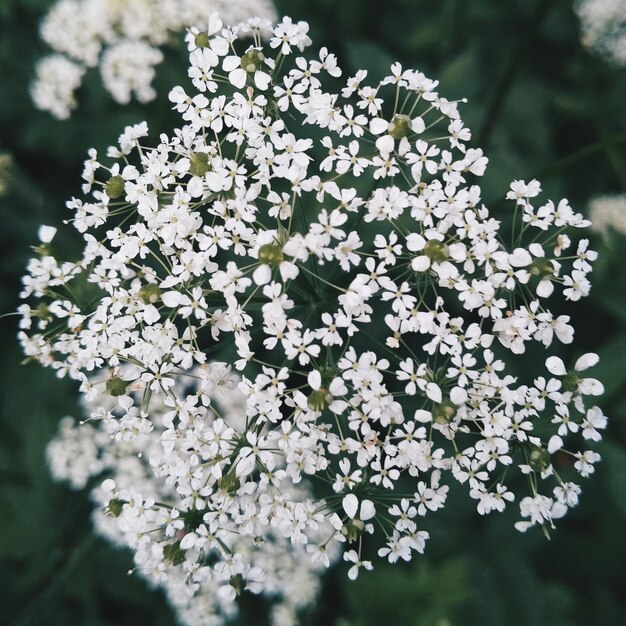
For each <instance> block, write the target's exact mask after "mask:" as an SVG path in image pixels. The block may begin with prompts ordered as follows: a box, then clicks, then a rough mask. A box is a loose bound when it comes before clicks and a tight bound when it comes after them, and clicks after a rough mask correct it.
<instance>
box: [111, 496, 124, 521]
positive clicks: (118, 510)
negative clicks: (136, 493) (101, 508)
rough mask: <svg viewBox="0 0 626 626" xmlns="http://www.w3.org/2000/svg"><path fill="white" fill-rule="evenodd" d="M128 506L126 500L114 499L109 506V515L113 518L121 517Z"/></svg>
mask: <svg viewBox="0 0 626 626" xmlns="http://www.w3.org/2000/svg"><path fill="white" fill-rule="evenodd" d="M125 504H126V500H120V499H119V498H112V499H111V500H109V504H108V505H107V513H109V515H112V516H113V517H119V516H120V515H121V514H122V509H123V507H124V505H125Z"/></svg>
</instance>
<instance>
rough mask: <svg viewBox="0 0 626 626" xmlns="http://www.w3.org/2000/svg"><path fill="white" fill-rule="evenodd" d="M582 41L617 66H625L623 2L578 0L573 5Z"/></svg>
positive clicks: (625, 37)
mask: <svg viewBox="0 0 626 626" xmlns="http://www.w3.org/2000/svg"><path fill="white" fill-rule="evenodd" d="M576 12H577V13H578V17H579V18H580V22H581V26H582V33H583V43H584V44H585V45H586V46H588V47H589V48H592V49H594V50H596V51H597V52H598V53H600V54H601V55H602V56H604V57H606V58H607V59H608V60H610V61H611V62H612V63H614V64H615V65H618V66H623V65H626V2H624V0H581V1H580V2H578V4H577V6H576Z"/></svg>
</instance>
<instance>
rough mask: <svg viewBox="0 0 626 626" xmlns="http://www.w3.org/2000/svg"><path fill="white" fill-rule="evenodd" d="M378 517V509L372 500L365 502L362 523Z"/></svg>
mask: <svg viewBox="0 0 626 626" xmlns="http://www.w3.org/2000/svg"><path fill="white" fill-rule="evenodd" d="M375 515H376V507H375V506H374V503H373V502H372V501H371V500H363V502H361V511H360V513H359V517H360V518H361V520H362V521H364V522H366V521H367V520H368V519H372V517H374V516H375Z"/></svg>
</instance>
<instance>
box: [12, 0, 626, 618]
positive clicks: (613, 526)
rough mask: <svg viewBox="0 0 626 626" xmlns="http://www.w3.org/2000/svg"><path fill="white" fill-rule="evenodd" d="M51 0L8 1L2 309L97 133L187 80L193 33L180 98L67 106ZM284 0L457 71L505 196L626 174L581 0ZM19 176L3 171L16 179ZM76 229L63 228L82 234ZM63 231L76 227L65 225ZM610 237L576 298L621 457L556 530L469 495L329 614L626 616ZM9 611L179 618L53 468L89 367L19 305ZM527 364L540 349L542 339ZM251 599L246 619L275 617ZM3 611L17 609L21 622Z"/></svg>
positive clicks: (347, 36) (621, 307)
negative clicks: (413, 557) (585, 41)
mask: <svg viewBox="0 0 626 626" xmlns="http://www.w3.org/2000/svg"><path fill="white" fill-rule="evenodd" d="M50 4H51V2H50V1H49V0H1V2H0V152H5V153H8V154H9V155H10V156H11V164H10V165H9V166H8V168H6V169H3V170H2V171H0V179H1V180H0V182H4V185H5V186H6V187H7V189H6V192H5V194H4V195H2V196H0V219H1V222H0V223H1V224H2V226H1V228H0V237H1V238H2V240H1V241H0V251H1V254H2V263H1V266H0V272H1V274H0V312H2V313H4V312H9V311H12V310H14V309H15V307H16V306H17V304H18V299H17V295H16V294H17V292H18V290H19V277H20V275H21V273H22V271H23V268H24V266H25V264H26V261H27V258H28V256H29V252H30V249H29V245H31V244H33V243H35V239H36V230H37V226H38V225H39V224H41V223H47V224H55V225H58V224H59V222H60V221H61V220H62V219H64V218H65V217H67V215H66V209H64V201H65V200H66V199H68V198H69V197H70V196H71V195H73V194H76V193H78V192H79V188H80V171H81V169H82V166H81V163H82V160H83V159H84V157H85V155H86V151H87V149H88V148H89V147H91V146H95V147H98V148H100V149H102V148H103V147H104V146H107V145H109V143H113V142H114V140H115V139H116V138H117V136H118V135H119V133H120V132H121V130H122V128H123V126H124V125H126V124H129V123H135V122H138V121H140V120H142V119H144V118H145V119H148V121H149V122H150V125H151V127H152V131H153V132H157V131H159V130H161V129H166V128H167V126H168V120H170V119H173V118H172V113H171V112H170V111H169V103H168V101H167V98H166V97H165V96H166V94H167V90H168V89H169V87H171V86H173V85H174V84H176V83H178V82H180V81H181V80H182V79H181V77H180V75H179V72H180V68H182V67H184V51H183V50H182V47H180V48H179V49H178V50H172V51H171V53H170V54H169V55H168V58H167V61H166V63H165V64H164V65H163V66H162V68H161V71H160V73H159V78H158V82H157V88H158V91H159V95H160V99H159V100H157V101H156V102H155V103H153V104H151V105H148V106H145V107H142V106H139V105H131V106H129V107H124V108H123V107H119V106H117V105H114V104H113V103H112V101H111V100H110V99H109V97H108V96H107V95H105V92H104V91H103V89H102V88H101V87H100V86H99V84H98V77H97V76H89V77H88V79H87V82H86V83H85V85H84V87H83V88H82V90H81V92H80V106H79V110H78V112H77V113H76V114H75V115H74V117H72V119H71V120H70V121H68V122H58V121H55V120H53V119H52V118H50V117H49V116H48V115H47V114H45V113H41V112H38V111H35V110H34V109H33V107H32V104H31V102H30V99H29V95H28V83H29V81H30V79H31V77H32V75H33V64H34V62H35V61H36V59H38V58H39V57H41V56H42V54H43V53H44V52H45V48H44V46H43V44H42V43H41V42H40V41H39V39H38V35H37V25H38V23H39V21H40V20H41V18H42V16H43V15H44V14H45V12H46V10H47V8H48V7H49V6H50ZM277 4H278V7H279V10H280V11H281V12H283V13H289V14H290V15H292V16H293V17H294V18H299V19H307V20H308V21H309V22H310V23H311V34H312V37H313V39H314V41H315V43H316V46H322V45H326V46H328V47H329V48H330V49H331V50H332V51H335V52H336V53H337V55H338V56H339V57H340V63H341V65H342V66H343V67H344V68H345V70H346V71H347V72H354V71H356V69H357V68H360V67H366V68H368V69H369V70H370V74H372V75H373V76H375V77H379V76H380V75H382V74H383V73H386V71H387V69H388V67H389V65H390V63H391V62H393V61H394V60H399V61H401V62H402V63H403V64H404V65H405V66H406V67H409V66H410V67H415V68H418V69H420V70H422V71H424V72H425V73H426V74H427V75H428V76H429V77H431V78H438V79H439V80H440V82H441V86H440V91H441V93H442V94H443V95H445V96H446V97H449V98H458V97H467V98H468V99H469V103H468V104H467V105H464V106H463V108H462V115H463V119H464V120H465V121H466V123H467V125H468V126H469V127H470V128H471V129H472V130H473V132H474V139H475V144H476V145H477V146H481V147H483V149H484V150H485V152H486V154H487V156H488V157H489V158H490V161H491V162H490V167H489V169H488V174H487V176H486V177H485V178H484V179H483V197H484V199H485V201H486V203H487V205H488V206H489V207H490V208H491V209H492V210H494V211H496V212H498V215H497V216H498V217H500V218H501V217H502V216H503V215H504V211H505V210H506V209H505V208H503V205H502V203H501V202H500V200H499V199H500V198H501V197H503V195H504V193H505V191H506V189H507V187H508V184H509V182H510V181H511V180H513V179H515V178H524V179H529V178H532V177H539V178H540V180H541V181H542V184H543V187H544V189H545V190H546V191H547V192H548V193H549V194H550V196H551V197H555V198H556V197H557V196H560V195H563V196H566V197H568V198H569V200H570V201H571V204H572V206H573V207H575V208H576V209H577V210H585V207H586V206H587V203H588V200H589V199H590V198H591V197H593V196H594V195H598V194H604V193H608V192H626V151H625V149H624V146H625V145H626V106H625V103H626V70H624V69H621V70H620V69H614V68H611V67H609V66H608V65H607V64H606V63H605V62H604V61H603V60H602V59H599V58H596V57H594V56H593V55H592V54H590V53H589V52H587V51H586V50H584V49H583V48H582V46H581V45H580V43H579V25H578V21H577V19H576V16H575V14H574V11H573V7H572V3H571V1H570V0H534V1H531V0H528V1H524V2H522V1H517V2H516V1H510V2H493V1H490V0H472V1H471V2H467V1H466V0H446V1H445V2H441V1H437V0H384V1H383V0H342V1H341V2H337V0H315V1H314V2H312V1H310V0H281V1H279V2H277ZM0 186H2V185H0ZM70 239H71V236H67V235H66V236H61V237H60V238H59V243H58V245H59V247H61V248H65V249H67V250H69V249H71V246H72V242H71V240H70ZM55 242H56V241H55ZM594 248H595V249H597V250H599V251H600V252H601V256H600V260H599V261H598V264H597V266H596V269H595V271H594V275H593V280H594V286H593V290H592V295H591V297H590V298H589V299H588V300H587V301H586V302H584V303H579V304H576V305H575V306H574V307H572V308H573V318H574V323H575V326H576V328H577V340H576V341H575V344H574V345H573V347H572V348H571V350H572V352H571V354H568V353H567V352H565V353H564V356H565V358H566V359H567V358H575V357H577V356H579V355H580V354H581V353H583V352H585V351H590V350H593V351H597V352H598V353H599V354H600V356H601V358H602V361H601V363H600V365H599V366H598V367H597V368H596V369H595V371H594V375H596V376H597V377H598V378H601V379H602V380H603V381H604V383H605V386H606V394H605V396H604V397H603V398H602V399H601V405H602V408H603V409H604V411H605V412H606V413H607V414H608V415H609V416H610V417H611V422H610V428H609V431H608V432H607V436H606V439H605V441H604V442H603V443H602V444H601V445H600V446H598V451H599V452H600V453H601V454H602V455H603V457H604V461H603V463H602V464H601V465H600V466H599V468H598V471H597V472H596V474H595V475H594V476H593V477H592V478H591V479H590V480H588V481H587V482H586V484H584V487H583V497H582V504H581V505H580V506H579V507H578V508H577V509H575V510H574V511H573V512H572V513H571V514H570V516H569V517H568V518H566V519H565V520H563V521H562V522H561V523H560V524H559V528H558V529H557V531H556V532H555V533H554V534H553V538H552V540H551V541H550V542H548V541H546V539H545V538H544V537H543V535H542V534H541V533H540V532H539V531H534V532H531V533H530V534H528V535H520V534H519V533H517V532H516V531H515V530H514V529H513V528H512V522H513V515H512V514H513V513H514V511H511V512H510V513H507V514H504V515H501V516H497V515H495V514H494V515H492V516H490V517H489V518H488V519H483V518H480V517H479V516H478V515H477V514H476V513H475V512H474V511H473V507H472V506H471V504H470V503H468V502H464V501H461V500H458V499H455V498H454V497H453V496H454V494H452V495H451V497H450V499H449V502H450V504H449V506H447V507H446V509H445V512H443V513H441V514H439V516H438V517H437V522H436V525H433V523H432V522H431V527H430V528H428V530H429V531H430V533H431V536H432V539H431V541H430V542H429V546H428V549H427V552H426V555H425V556H424V557H423V558H421V559H419V560H418V561H417V562H414V563H413V564H412V565H411V566H408V567H401V566H394V567H393V568H385V567H383V566H381V567H378V568H377V569H376V570H375V571H374V572H373V573H372V574H367V575H362V576H361V577H360V578H359V580H358V582H356V583H351V582H349V581H348V580H347V579H344V576H343V575H342V574H339V573H338V572H330V573H329V574H328V576H327V577H326V579H325V581H324V589H323V593H322V595H321V597H320V602H319V605H318V606H317V607H315V608H313V609H312V610H311V612H310V613H309V615H307V616H306V621H307V623H309V624H330V625H333V624H334V625H336V626H374V625H376V626H382V625H385V624H402V625H406V626H471V625H478V624H480V625H481V626H489V625H499V624H506V625H507V626H508V625H511V626H517V625H519V626H526V625H528V626H543V625H546V626H547V625H550V626H566V625H577V624H580V625H588V624H605V625H612V624H616V625H617V624H624V623H626V586H625V581H626V578H625V577H624V561H625V558H624V557H625V556H626V446H625V445H624V444H625V443H626V289H625V287H626V263H624V260H623V258H624V253H625V252H626V247H625V241H624V237H623V236H619V235H617V234H616V233H611V234H610V236H609V237H608V238H605V239H602V238H599V237H596V239H595V240H594ZM0 332H1V333H2V346H3V353H4V356H3V358H2V359H1V360H0V380H1V384H0V411H1V412H0V580H1V581H2V584H1V585H0V594H2V597H0V607H1V608H0V613H1V614H2V618H0V620H6V624H11V625H12V626H39V625H47V626H50V625H52V626H55V625H57V624H59V625H63V626H73V625H80V626H105V625H110V626H125V625H126V624H128V625H130V624H133V626H135V625H137V624H151V625H154V626H170V625H173V624H174V619H173V617H172V615H171V613H170V611H169V609H168V608H167V606H166V604H165V602H164V601H163V599H162V598H161V597H160V596H159V595H158V594H156V593H151V592H149V591H147V590H146V588H145V586H144V585H143V583H142V582H141V581H140V580H139V579H138V578H136V577H129V576H127V575H126V571H127V570H128V568H129V567H131V566H132V564H131V561H130V559H129V557H128V555H127V554H125V553H123V552H119V551H116V550H114V549H113V548H111V547H110V546H108V545H105V544H104V543H103V542H101V541H100V540H99V539H97V538H95V537H94V536H93V535H92V534H91V531H90V528H89V522H88V514H89V510H90V505H89V502H88V501H87V498H86V496H85V495H84V494H76V493H73V492H70V491H69V490H68V489H66V488H65V487H64V486H62V485H57V484H55V483H53V482H52V481H51V479H50V478H49V476H48V473H47V469H46V466H45V460H44V449H45V446H46V443H47V442H48V441H49V440H50V438H51V437H52V436H53V434H54V432H55V429H56V426H57V423H58V420H59V418H60V417H61V416H62V415H65V414H67V413H73V414H75V415H76V414H77V409H76V407H75V406H74V395H75V394H74V389H73V386H72V384H71V383H69V382H67V381H59V380H57V379H56V378H55V377H54V375H53V374H52V373H50V372H48V371H43V370H41V369H40V368H39V367H38V366H36V365H34V364H29V365H26V366H20V365H19V363H20V361H21V359H22V357H21V355H20V352H19V349H18V347H17V345H16V341H15V338H14V337H15V332H16V324H15V318H13V317H6V318H4V319H2V320H1V330H0ZM524 358H525V360H524V361H522V366H523V367H532V365H533V364H532V363H531V362H529V361H532V359H535V358H538V359H541V358H542V355H541V353H539V352H538V353H537V355H536V356H535V355H528V356H526V357H524ZM258 609H259V601H258V600H249V601H248V604H247V605H246V606H245V607H244V611H243V612H242V616H241V618H240V620H239V623H241V624H255V625H259V624H263V623H264V622H263V620H262V618H260V617H259V615H260V613H259V610H258ZM3 623H5V622H4V621H3Z"/></svg>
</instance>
